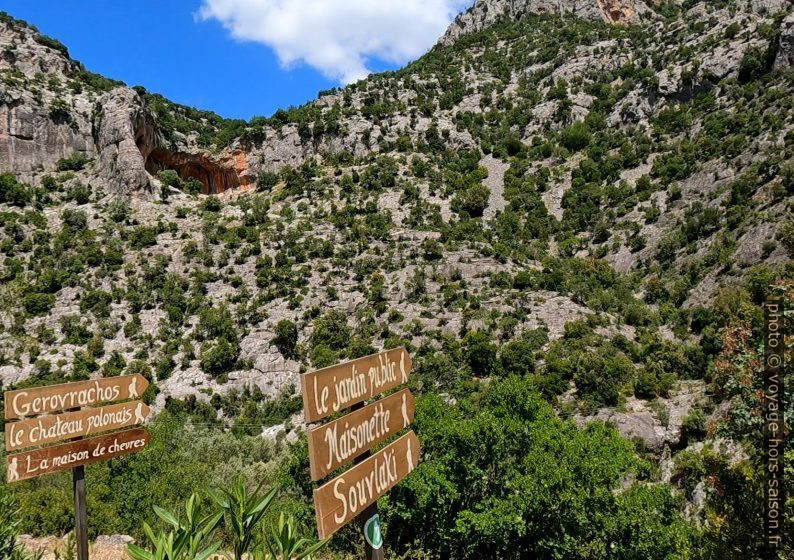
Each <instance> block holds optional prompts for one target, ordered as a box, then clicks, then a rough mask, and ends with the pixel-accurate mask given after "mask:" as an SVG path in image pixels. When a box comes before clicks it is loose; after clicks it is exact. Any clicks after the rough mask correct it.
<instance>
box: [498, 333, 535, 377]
mask: <svg viewBox="0 0 794 560" xmlns="http://www.w3.org/2000/svg"><path fill="white" fill-rule="evenodd" d="M499 358H500V360H501V363H502V371H503V372H504V373H505V374H507V375H521V376H524V375H527V374H530V373H532V372H533V371H535V353H534V351H533V348H532V345H531V344H530V343H529V342H526V341H524V340H514V341H512V342H509V343H507V344H505V345H504V346H502V351H501V352H500V356H499Z"/></svg>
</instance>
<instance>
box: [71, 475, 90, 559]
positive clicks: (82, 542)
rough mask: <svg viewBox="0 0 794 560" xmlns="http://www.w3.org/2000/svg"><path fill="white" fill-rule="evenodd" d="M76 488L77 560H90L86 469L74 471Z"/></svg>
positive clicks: (75, 530)
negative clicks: (86, 504)
mask: <svg viewBox="0 0 794 560" xmlns="http://www.w3.org/2000/svg"><path fill="white" fill-rule="evenodd" d="M72 481H73V487H74V518H75V521H74V537H75V546H76V547H77V560H88V520H87V514H86V509H85V467H84V466H83V465H80V466H79V467H75V468H73V469H72Z"/></svg>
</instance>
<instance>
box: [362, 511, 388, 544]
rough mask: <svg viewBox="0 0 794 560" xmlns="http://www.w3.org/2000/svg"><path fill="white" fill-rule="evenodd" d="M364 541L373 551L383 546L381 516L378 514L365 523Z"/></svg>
mask: <svg viewBox="0 0 794 560" xmlns="http://www.w3.org/2000/svg"><path fill="white" fill-rule="evenodd" d="M364 539H365V540H366V541H367V544H368V545H369V546H371V547H372V548H373V550H379V549H380V547H382V546H383V537H382V536H381V534H380V516H379V515H378V514H377V513H376V514H375V515H373V516H372V517H370V518H369V519H367V522H366V523H364Z"/></svg>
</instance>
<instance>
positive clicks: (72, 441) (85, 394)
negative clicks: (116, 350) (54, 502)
mask: <svg viewBox="0 0 794 560" xmlns="http://www.w3.org/2000/svg"><path fill="white" fill-rule="evenodd" d="M148 386H149V382H148V381H147V380H146V379H145V378H144V377H142V376H140V375H127V376H121V377H108V378H103V379H93V380H89V381H78V382H75V383H64V384H61V385H49V386H45V387H36V388H32V389H20V390H17V391H8V392H6V393H5V395H4V401H5V419H6V425H5V446H6V452H7V453H8V456H7V457H6V480H7V481H8V482H9V483H11V482H18V481H20V480H26V479H29V478H35V477H37V476H42V475H45V474H50V473H54V472H58V471H61V470H64V469H67V468H75V467H78V466H82V465H87V464H89V463H95V462H97V461H103V460H105V459H111V458H113V457H120V456H122V455H127V454H129V453H134V452H136V451H140V450H141V449H143V448H144V447H145V446H146V444H147V443H148V441H149V435H148V433H147V432H146V431H145V430H143V429H140V428H134V427H135V426H138V425H140V424H142V423H143V422H144V420H145V419H146V417H147V416H148V414H149V407H148V406H146V405H145V404H144V403H142V402H141V401H139V400H132V401H130V399H137V398H138V397H140V396H141V395H142V394H143V392H144V391H145V390H146V388H147V387H148ZM114 401H129V402H123V403H118V404H106V403H113V402H114ZM100 404H104V405H105V406H96V405H100ZM62 411H67V412H62ZM56 413H57V414H56ZM122 428H134V429H126V430H124V431H116V430H120V429H122ZM106 432H112V433H107V434H106ZM95 434H105V435H101V436H95ZM59 442H66V443H59ZM52 444H58V445H52ZM32 447H35V448H36V449H32V450H30V449H28V448H32ZM21 450H25V451H21Z"/></svg>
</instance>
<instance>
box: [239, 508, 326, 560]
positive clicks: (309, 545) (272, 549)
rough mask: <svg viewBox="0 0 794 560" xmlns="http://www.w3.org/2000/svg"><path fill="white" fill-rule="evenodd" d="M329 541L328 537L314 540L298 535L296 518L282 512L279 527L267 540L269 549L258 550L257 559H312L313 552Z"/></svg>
mask: <svg viewBox="0 0 794 560" xmlns="http://www.w3.org/2000/svg"><path fill="white" fill-rule="evenodd" d="M327 543H328V539H325V540H322V541H318V542H314V543H313V542H312V541H310V540H309V539H306V538H302V537H298V536H297V532H296V530H295V519H294V518H293V517H292V516H289V517H286V516H285V515H284V513H283V512H282V513H281V515H279V518H278V529H274V530H273V537H272V538H271V539H268V541H267V549H268V550H267V551H264V550H262V551H260V552H258V553H257V554H256V555H255V556H254V558H255V560H304V559H305V560H311V558H312V554H314V553H315V552H317V551H318V550H320V549H321V548H322V547H324V546H325V545H326V544H327Z"/></svg>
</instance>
